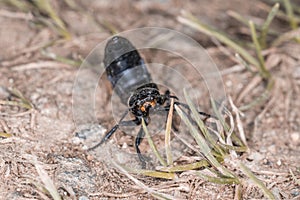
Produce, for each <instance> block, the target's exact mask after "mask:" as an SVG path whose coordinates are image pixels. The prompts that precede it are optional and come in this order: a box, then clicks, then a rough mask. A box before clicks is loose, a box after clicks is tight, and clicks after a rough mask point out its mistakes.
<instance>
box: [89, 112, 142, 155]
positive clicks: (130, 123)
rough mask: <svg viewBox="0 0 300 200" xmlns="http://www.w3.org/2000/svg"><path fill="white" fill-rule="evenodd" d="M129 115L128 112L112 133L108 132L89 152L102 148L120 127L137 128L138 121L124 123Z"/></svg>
mask: <svg viewBox="0 0 300 200" xmlns="http://www.w3.org/2000/svg"><path fill="white" fill-rule="evenodd" d="M127 114H128V111H126V112H125V113H124V114H123V116H122V117H121V119H120V122H119V123H118V124H116V125H115V126H114V127H113V128H112V129H111V130H110V131H108V132H107V133H106V135H105V136H104V137H103V138H102V139H101V141H100V142H99V143H98V144H96V145H95V146H93V147H91V148H89V149H88V151H92V150H94V149H96V148H98V147H99V146H101V145H102V144H103V143H104V142H106V141H107V140H108V139H109V138H110V137H111V136H112V135H113V134H114V133H115V132H116V130H117V129H118V128H119V127H120V126H136V125H137V123H138V121H137V119H134V120H129V121H122V120H123V119H124V118H125V116H126V115H127Z"/></svg>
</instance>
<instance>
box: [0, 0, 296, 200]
mask: <svg viewBox="0 0 300 200" xmlns="http://www.w3.org/2000/svg"><path fill="white" fill-rule="evenodd" d="M75 2H77V6H78V7H75V8H74V7H73V8H71V7H70V6H68V5H67V4H66V3H64V2H63V1H53V2H52V3H53V7H54V8H55V10H56V12H57V13H58V14H59V16H60V17H61V18H62V19H63V21H64V22H65V24H66V25H67V29H68V30H69V32H70V33H71V35H72V38H71V39H69V40H64V39H61V37H60V36H59V34H57V32H56V31H54V30H53V28H51V27H45V26H41V25H38V24H36V23H34V19H35V17H34V16H35V15H34V12H33V13H30V12H21V11H20V10H17V9H15V8H12V7H10V6H4V5H3V6H1V7H0V23H1V27H2V28H1V30H0V47H1V55H0V100H1V104H0V132H2V133H9V134H11V135H12V137H8V138H6V137H1V139H0V145H1V148H0V151H1V153H0V176H1V178H0V185H1V186H0V198H1V199H51V196H50V195H49V194H47V192H45V191H44V190H43V189H42V188H43V185H44V184H45V183H44V182H43V180H42V178H41V177H44V176H43V173H46V174H48V176H49V177H48V178H49V180H52V181H53V183H54V185H55V187H56V188H57V190H58V192H59V194H60V195H61V196H63V198H64V199H87V198H88V199H152V198H154V197H153V196H151V195H150V194H149V193H147V192H146V191H145V190H144V189H143V188H141V187H140V186H139V185H137V184H136V183H134V182H133V181H132V180H131V179H129V178H128V177H127V176H126V175H124V174H123V173H122V172H120V171H119V170H118V169H115V168H112V167H109V165H108V164H106V163H105V162H103V158H99V157H97V156H98V154H97V152H87V151H86V148H87V145H90V143H88V142H86V141H85V140H83V139H82V138H80V135H78V133H82V132H80V131H78V130H83V129H84V130H86V131H87V132H88V133H86V132H84V134H90V135H91V137H93V138H94V139H95V138H98V137H100V135H102V134H103V133H104V132H105V130H106V129H109V128H110V127H112V125H113V124H114V119H113V117H112V116H111V109H110V107H109V106H107V105H108V104H109V102H107V98H108V96H109V90H110V88H109V86H108V88H107V87H103V88H105V91H103V93H99V94H98V95H96V96H97V99H96V105H97V112H96V113H97V114H96V116H97V121H98V123H97V124H87V125H86V126H81V127H78V126H77V124H76V123H74V118H73V111H74V109H73V107H72V106H73V104H72V103H73V99H72V95H73V87H74V83H75V81H76V74H77V72H78V67H76V66H72V65H70V64H67V63H65V62H60V61H57V60H53V59H51V58H49V54H54V55H59V56H61V57H65V58H68V59H71V60H80V59H84V58H86V56H87V55H88V54H89V53H90V52H91V51H92V49H93V48H95V46H96V45H97V44H99V43H101V42H102V41H104V40H106V39H107V38H108V37H110V36H111V35H112V33H111V31H112V30H115V31H117V32H122V31H126V30H131V29H134V28H141V27H146V26H159V27H165V28H170V29H174V30H177V31H179V32H182V33H184V34H187V35H189V36H191V37H192V38H193V39H195V40H196V41H198V42H199V43H200V44H201V45H202V46H204V47H205V49H206V50H207V52H208V53H209V55H210V56H211V57H212V58H213V60H214V62H215V63H216V64H217V67H218V68H219V70H220V71H221V72H222V78H223V82H224V87H225V89H226V93H227V94H228V95H230V96H231V97H232V98H233V100H234V102H235V104H236V105H237V106H238V107H240V106H242V105H244V104H247V103H249V102H251V101H252V100H253V99H255V98H256V97H257V96H258V95H259V94H260V93H262V91H263V90H264V88H265V85H264V83H263V82H261V81H259V80H258V81H257V80H256V78H257V76H253V74H252V73H251V72H249V71H247V70H245V69H244V68H241V67H236V66H237V62H236V61H235V58H234V52H233V51H232V50H230V49H229V48H227V47H224V46H220V44H219V45H218V43H217V42H216V40H215V39H212V38H210V37H208V36H205V35H204V34H202V33H200V32H197V31H195V30H194V29H191V28H188V27H187V26H185V25H182V24H181V23H179V22H178V21H177V20H176V17H178V16H179V15H180V11H181V10H182V9H184V10H186V11H189V12H192V13H193V14H194V15H195V16H196V17H197V18H199V19H201V21H202V22H203V23H206V24H210V25H211V26H214V27H217V28H218V29H220V30H222V31H223V32H226V33H227V34H229V35H231V36H232V37H233V38H236V39H239V40H242V39H244V40H246V41H251V40H250V39H251V37H250V32H249V29H248V28H247V27H245V26H244V25H241V23H240V22H238V21H237V20H235V19H233V18H232V17H231V16H230V12H229V11H236V12H238V13H240V14H241V15H243V16H245V17H246V18H250V19H252V20H253V21H254V22H256V23H258V24H262V23H263V19H265V17H266V16H267V11H266V5H267V4H265V3H263V2H261V1H256V0H255V1H251V3H250V1H247V2H246V1H238V0H230V1H221V0H210V1H208V0H201V1H200V0H199V1H188V2H185V1H176V0H174V1H171V0H166V1H163V0H162V1H159V0H155V1H123V0H122V1H118V3H116V2H115V3H111V2H110V1H106V0H104V1H91V0H88V1H81V2H80V1H75ZM295 2H296V1H295ZM298 6H300V5H299V4H298ZM298 14H299V13H298ZM298 16H299V15H298ZM272 28H274V29H275V30H277V31H278V32H284V31H287V30H289V26H288V22H286V21H285V20H283V19H280V18H276V19H275V20H274V23H273V24H272ZM272 39H274V38H272V37H270V38H269V40H270V41H271V40H272ZM53 41H55V42H54V43H53V44H50V45H49V43H50V42H53ZM45 46H48V47H47V48H44V47H45ZM152 53H153V52H152ZM144 55H145V57H146V60H147V61H156V60H155V59H156V58H157V60H158V61H161V60H165V61H164V64H166V65H172V64H173V65H176V64H178V62H180V61H179V60H176V59H172V57H170V56H169V55H160V54H156V57H154V56H151V55H152V54H151V52H144ZM147 55H150V56H148V57H147ZM168 56H169V57H168ZM264 56H265V59H266V65H267V67H268V68H270V69H271V74H272V76H273V77H274V80H275V85H274V89H273V90H272V92H271V95H270V98H269V99H268V100H267V101H266V102H265V103H263V104H260V105H256V106H254V107H253V108H251V109H248V110H246V111H245V112H244V117H242V122H243V125H244V128H245V133H246V137H247V142H248V145H249V149H250V151H249V152H248V153H245V154H243V155H241V156H240V157H239V159H240V160H242V161H243V162H244V163H245V164H246V165H247V166H248V167H249V168H250V169H251V170H252V171H253V172H254V173H255V174H256V175H257V176H258V178H260V179H261V180H262V181H263V182H264V183H265V184H266V186H267V188H268V189H270V190H271V191H272V192H273V193H274V194H275V196H276V197H278V198H280V199H299V198H300V189H299V187H300V185H299V180H300V168H299V167H300V161H299V155H300V148H299V147H300V103H299V101H298V100H299V96H300V45H299V43H296V42H294V41H290V42H286V43H284V44H282V45H280V46H278V47H276V48H271V49H268V50H266V51H264ZM235 69H237V70H235ZM226 70H227V71H226ZM255 77H256V78H255ZM256 81H257V83H256ZM108 85H109V84H108ZM249 85H252V86H253V85H254V86H253V89H252V90H251V91H250V92H248V93H247V94H246V95H242V94H243V93H242V92H243V91H244V90H245V88H247V86H249ZM16 91H18V92H19V93H20V94H22V96H23V97H24V99H27V100H28V101H29V102H30V104H31V105H32V108H30V109H27V108H24V106H22V105H21V106H20V105H7V104H5V103H3V102H4V101H6V100H10V101H18V102H19V101H20V96H19V97H18V95H13V92H16ZM202 95H205V93H203V94H202ZM208 103H209V101H208V99H207V100H203V105H204V106H206V107H207V108H205V110H207V111H208V110H209V108H208V106H209V104H208ZM82 114H84V113H82ZM77 117H78V116H77ZM86 121H88V120H86ZM76 133H77V134H76ZM116 141H117V143H118V145H115V146H116V147H118V146H119V147H120V146H123V145H124V144H127V145H128V146H129V147H128V148H129V149H130V150H131V151H132V150H133V146H132V145H133V144H132V137H131V136H130V135H126V134H124V133H122V132H118V133H117V134H115V136H114V137H113V139H112V141H111V142H110V144H115V143H116ZM112 146H113V145H112ZM146 148H147V145H146V144H142V145H141V149H142V150H144V151H146ZM99 151H101V149H100V150H99ZM100 155H101V154H100ZM134 177H135V178H137V179H138V180H140V181H141V182H142V183H143V184H145V185H147V186H148V187H151V188H152V189H154V190H157V191H160V192H164V193H167V194H170V195H172V196H176V197H178V198H179V199H233V198H234V196H235V192H236V186H234V185H218V184H213V183H209V182H207V181H204V180H202V179H201V178H195V177H194V176H193V177H190V176H189V175H188V174H178V177H179V179H176V180H163V179H157V178H151V177H145V176H138V175H134ZM245 180H246V179H245ZM242 191H243V198H244V199H261V198H264V196H263V193H262V192H261V190H259V189H258V188H257V187H256V186H254V184H253V183H252V182H251V181H245V183H243V188H242Z"/></svg>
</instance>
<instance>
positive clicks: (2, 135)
mask: <svg viewBox="0 0 300 200" xmlns="http://www.w3.org/2000/svg"><path fill="white" fill-rule="evenodd" d="M0 137H3V138H9V137H12V134H10V133H4V132H0Z"/></svg>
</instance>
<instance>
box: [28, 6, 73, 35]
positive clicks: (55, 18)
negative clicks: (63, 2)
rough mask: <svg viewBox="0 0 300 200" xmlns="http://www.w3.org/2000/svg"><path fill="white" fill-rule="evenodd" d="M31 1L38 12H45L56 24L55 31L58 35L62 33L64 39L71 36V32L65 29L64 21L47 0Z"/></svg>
mask: <svg viewBox="0 0 300 200" xmlns="http://www.w3.org/2000/svg"><path fill="white" fill-rule="evenodd" d="M32 2H33V4H34V5H35V6H36V7H37V9H38V10H39V11H40V12H42V13H43V12H44V13H47V14H48V15H49V16H50V18H51V19H52V20H53V21H54V22H55V24H56V25H57V31H58V33H59V34H60V35H62V36H63V37H64V38H65V39H70V38H71V34H70V33H69V32H68V31H67V28H66V26H65V24H64V22H63V21H62V20H61V19H60V18H59V17H58V15H57V14H56V12H55V11H54V9H53V8H52V6H51V4H50V1H49V0H34V1H32Z"/></svg>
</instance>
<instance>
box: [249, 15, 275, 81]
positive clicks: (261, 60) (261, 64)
mask: <svg viewBox="0 0 300 200" xmlns="http://www.w3.org/2000/svg"><path fill="white" fill-rule="evenodd" d="M249 26H250V30H251V36H252V41H253V43H254V46H255V50H256V55H257V57H258V60H259V65H258V66H257V67H258V71H259V73H260V75H261V76H262V77H263V78H264V79H268V78H270V76H271V75H270V72H269V71H268V70H267V69H266V66H265V60H264V58H263V56H262V54H261V46H260V44H259V42H258V39H257V34H256V29H255V26H254V23H253V22H252V21H249Z"/></svg>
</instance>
